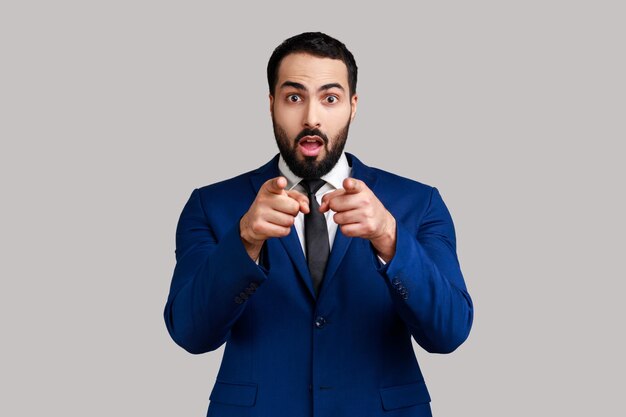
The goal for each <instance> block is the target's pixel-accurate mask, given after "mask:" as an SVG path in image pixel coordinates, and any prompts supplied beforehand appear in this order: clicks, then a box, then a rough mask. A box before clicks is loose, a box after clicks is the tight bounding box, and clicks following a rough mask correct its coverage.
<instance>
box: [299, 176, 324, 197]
mask: <svg viewBox="0 0 626 417" xmlns="http://www.w3.org/2000/svg"><path fill="white" fill-rule="evenodd" d="M300 184H302V187H304V191H306V192H307V194H308V195H309V196H312V195H315V193H316V192H318V190H319V189H320V188H322V187H323V186H324V184H326V181H324V180H322V179H319V178H314V179H311V180H302V181H301V182H300Z"/></svg>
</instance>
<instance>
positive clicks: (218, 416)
mask: <svg viewBox="0 0 626 417" xmlns="http://www.w3.org/2000/svg"><path fill="white" fill-rule="evenodd" d="M346 155H347V157H348V161H349V163H350V164H351V166H352V177H354V178H358V179H360V180H363V181H364V182H365V183H366V184H367V186H368V187H369V188H370V189H371V190H372V191H373V192H374V194H376V196H377V197H378V198H379V199H380V201H381V202H382V203H383V204H384V205H385V207H386V208H387V209H388V210H389V212H391V214H392V215H393V216H394V217H395V219H396V223H397V244H396V253H395V256H394V257H393V259H392V260H391V261H390V262H389V263H387V264H386V265H384V266H381V264H380V262H379V261H378V259H377V257H376V253H375V251H374V248H373V246H372V245H371V243H370V242H369V241H368V240H366V239H361V238H349V237H346V236H344V235H343V234H342V233H341V229H340V228H338V229H337V234H336V236H335V240H334V242H333V248H332V252H331V254H330V258H329V261H328V266H327V269H326V274H325V277H324V280H323V283H322V286H321V289H320V292H319V295H318V296H316V294H315V291H314V289H313V285H312V281H311V277H310V275H309V272H308V268H307V264H306V260H305V257H304V254H303V252H302V247H301V245H300V242H299V240H298V236H297V235H296V231H295V228H292V231H291V234H290V235H288V236H286V237H284V238H271V239H268V240H267V241H266V242H265V245H264V247H263V250H262V256H261V259H260V264H259V265H257V264H256V263H255V262H254V261H253V260H252V259H250V257H249V256H248V254H247V252H246V250H245V248H244V246H243V243H242V242H241V239H240V235H239V220H240V218H241V217H242V216H243V215H244V214H245V213H246V211H247V210H248V208H249V207H250V205H251V204H252V202H253V201H254V198H255V196H256V194H257V192H258V190H259V188H260V187H261V185H262V184H263V183H264V182H265V181H266V180H268V179H270V178H274V177H277V176H278V175H280V172H279V170H278V155H276V156H275V157H274V158H273V159H272V160H271V161H270V162H268V163H267V164H265V165H264V166H262V167H261V168H259V169H257V170H254V171H251V172H248V173H245V174H242V175H239V176H237V177H235V178H232V179H229V180H226V181H222V182H218V183H216V184H212V185H209V186H205V187H202V188H199V189H195V190H194V191H193V192H192V194H191V197H190V198H189V201H188V202H187V203H186V205H185V207H184V209H183V211H182V214H181V216H180V220H179V223H178V226H177V231H176V267H175V270H174V274H173V278H172V284H171V288H170V293H169V297H168V299H167V303H166V306H165V312H164V315H165V323H166V325H167V329H168V331H169V333H170V335H171V337H172V338H173V339H174V341H175V342H176V343H177V344H179V345H180V346H182V347H183V348H184V349H186V350H187V351H189V352H191V353H196V354H197V353H204V352H209V351H212V350H215V349H217V348H219V347H220V346H221V345H222V344H224V343H226V347H225V350H224V356H223V358H222V363H221V366H220V369H219V372H218V375H217V379H216V381H215V385H214V387H213V390H212V392H211V395H210V404H209V409H208V416H214V417H225V416H229V417H238V416H250V417H251V416H288V417H302V416H316V417H322V416H323V417H338V416H359V417H363V416H389V415H393V416H395V417H401V416H403V417H404V416H407V417H408V416H412V417H417V416H430V415H431V411H430V404H429V403H430V396H429V393H428V390H427V388H426V385H425V383H424V378H423V376H422V373H421V371H420V368H419V365H418V363H417V360H416V357H415V353H414V351H413V346H412V343H411V336H413V338H414V339H415V340H416V342H417V343H418V344H419V345H420V346H421V347H423V348H424V349H425V350H427V351H428V352H438V353H448V352H452V351H453V350H455V349H456V348H457V347H458V346H459V345H460V344H461V343H463V341H464V340H465V339H466V338H467V336H468V334H469V331H470V327H471V325H472V319H473V307H472V301H471V298H470V296H469V294H468V292H467V289H466V286H465V282H464V279H463V275H462V274H461V269H460V267H459V262H458V259H457V255H456V241H455V232H454V226H453V223H452V219H451V217H450V214H449V212H448V210H447V208H446V206H445V204H444V202H443V200H442V198H441V196H440V194H439V192H438V190H437V189H436V188H434V187H431V186H428V185H425V184H422V183H419V182H416V181H413V180H410V179H407V178H403V177H400V176H397V175H394V174H391V173H389V172H385V171H382V170H379V169H376V168H371V167H368V166H366V165H364V164H363V163H362V162H361V161H359V160H358V159H357V158H356V157H355V156H354V155H351V154H348V153H347V154H346Z"/></svg>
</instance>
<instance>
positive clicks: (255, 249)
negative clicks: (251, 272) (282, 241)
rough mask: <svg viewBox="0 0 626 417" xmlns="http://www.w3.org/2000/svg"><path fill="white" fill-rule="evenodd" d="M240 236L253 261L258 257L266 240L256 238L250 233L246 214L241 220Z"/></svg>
mask: <svg viewBox="0 0 626 417" xmlns="http://www.w3.org/2000/svg"><path fill="white" fill-rule="evenodd" d="M239 237H240V238H241V242H242V243H243V246H244V248H245V249H246V252H248V255H250V258H252V260H253V261H254V260H256V259H258V258H259V254H260V253H261V248H262V247H263V242H264V241H263V240H258V239H254V238H253V237H252V236H251V235H250V233H249V232H248V227H247V222H246V216H245V215H244V216H243V217H242V218H241V220H240V221H239Z"/></svg>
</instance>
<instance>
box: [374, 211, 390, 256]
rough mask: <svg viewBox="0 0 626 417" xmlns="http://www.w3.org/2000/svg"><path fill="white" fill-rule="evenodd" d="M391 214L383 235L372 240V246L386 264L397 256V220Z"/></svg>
mask: <svg viewBox="0 0 626 417" xmlns="http://www.w3.org/2000/svg"><path fill="white" fill-rule="evenodd" d="M387 213H388V214H389V217H388V221H387V222H385V226H384V227H383V231H382V233H381V234H380V235H379V236H377V237H376V238H374V239H371V240H370V241H371V243H372V246H374V249H376V252H377V255H378V256H380V257H381V258H382V259H383V260H384V261H385V262H387V263H388V262H389V261H391V258H393V256H394V255H395V254H396V219H395V218H394V217H393V215H391V213H389V212H387Z"/></svg>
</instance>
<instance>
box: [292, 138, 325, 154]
mask: <svg viewBox="0 0 626 417" xmlns="http://www.w3.org/2000/svg"><path fill="white" fill-rule="evenodd" d="M323 146H324V141H323V140H322V138H320V137H319V136H305V137H303V138H302V139H300V142H298V149H300V151H301V152H302V154H303V155H304V156H317V155H318V154H319V153H320V151H321V150H322V147H323Z"/></svg>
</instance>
